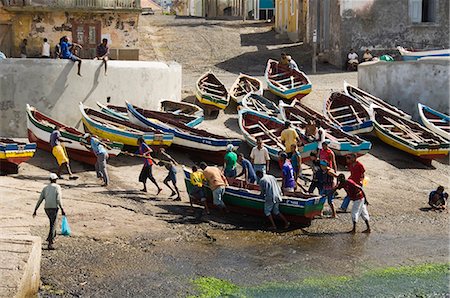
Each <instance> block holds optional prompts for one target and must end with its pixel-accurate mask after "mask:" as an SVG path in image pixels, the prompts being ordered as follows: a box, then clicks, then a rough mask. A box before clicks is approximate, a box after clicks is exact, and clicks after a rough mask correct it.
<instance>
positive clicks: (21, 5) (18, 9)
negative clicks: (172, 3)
mask: <svg viewBox="0 0 450 298" xmlns="http://www.w3.org/2000/svg"><path fill="white" fill-rule="evenodd" d="M140 12H141V7H140V1H139V0H98V1H91V0H76V1H75V0H74V1H71V0H1V1H0V50H2V51H3V52H4V53H5V54H6V55H7V56H8V57H19V56H20V55H19V45H20V43H21V42H22V40H23V39H27V41H28V45H27V52H28V53H27V54H28V57H40V55H41V48H42V43H43V39H44V38H47V39H48V42H49V43H50V45H51V48H52V51H53V48H54V46H55V45H56V44H57V43H58V42H59V40H60V38H61V37H62V36H64V35H67V36H69V37H71V39H72V41H73V42H76V43H79V44H81V45H82V46H83V49H82V50H80V51H79V52H78V53H77V54H78V55H79V56H80V57H82V58H93V57H95V48H96V46H97V45H98V44H99V43H100V42H101V40H102V39H103V38H106V39H108V41H109V42H108V43H109V46H110V49H111V58H113V59H121V60H138V59H139V49H138V30H137V29H138V23H139V15H140Z"/></svg>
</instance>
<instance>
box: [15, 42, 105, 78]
mask: <svg viewBox="0 0 450 298" xmlns="http://www.w3.org/2000/svg"><path fill="white" fill-rule="evenodd" d="M27 45H28V40H27V39H23V40H22V42H21V43H20V45H19V51H20V57H21V58H27V57H28V52H27ZM82 48H83V46H82V45H80V44H78V43H74V42H73V43H71V42H70V38H69V37H68V36H63V37H61V39H60V40H59V43H58V44H56V46H55V53H54V57H55V58H57V59H59V58H60V59H69V60H71V61H73V62H76V63H78V72H77V74H78V75H79V76H81V58H80V57H79V56H78V50H79V49H82ZM41 58H51V51H50V43H49V42H48V40H47V38H44V39H43V43H42V51H41ZM94 60H102V61H103V62H104V65H105V75H106V74H107V70H108V66H107V61H108V60H109V47H108V39H106V38H104V39H102V42H101V43H100V44H99V45H98V46H97V48H96V55H95V58H94Z"/></svg>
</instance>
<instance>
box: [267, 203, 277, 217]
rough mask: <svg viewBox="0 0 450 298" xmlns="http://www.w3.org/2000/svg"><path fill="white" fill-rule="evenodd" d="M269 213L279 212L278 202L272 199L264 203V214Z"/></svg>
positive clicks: (275, 213)
mask: <svg viewBox="0 0 450 298" xmlns="http://www.w3.org/2000/svg"><path fill="white" fill-rule="evenodd" d="M270 214H273V215H278V214H280V203H274V202H272V201H270V202H265V203H264V215H266V216H269V215H270Z"/></svg>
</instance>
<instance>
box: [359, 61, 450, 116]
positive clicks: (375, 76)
mask: <svg viewBox="0 0 450 298" xmlns="http://www.w3.org/2000/svg"><path fill="white" fill-rule="evenodd" d="M449 70H450V59H448V58H447V59H445V58H426V59H422V60H418V61H395V62H385V61H378V62H369V63H363V64H360V65H359V66H358V87H359V88H361V89H363V90H365V91H367V92H369V93H371V94H373V95H375V96H378V97H380V98H382V99H384V100H386V101H387V102H389V103H390V104H393V105H394V106H397V107H399V108H400V109H402V110H404V111H405V112H407V113H408V114H411V115H412V116H413V118H414V119H415V120H419V115H418V111H417V103H418V102H420V103H423V104H425V105H427V106H429V107H431V108H433V109H435V110H438V111H440V112H444V113H447V114H448V112H449V99H450V93H449V89H450V86H449V85H450V81H449V78H450V77H449Z"/></svg>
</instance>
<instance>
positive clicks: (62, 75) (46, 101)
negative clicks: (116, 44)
mask: <svg viewBox="0 0 450 298" xmlns="http://www.w3.org/2000/svg"><path fill="white" fill-rule="evenodd" d="M81 74H82V77H79V76H78V75H77V65H76V64H74V63H73V62H71V61H68V60H59V59H5V60H1V61H0V136H8V137H26V135H27V129H26V127H27V124H26V112H25V106H26V104H27V103H28V104H30V105H32V106H35V107H36V108H37V109H38V110H39V111H41V112H43V113H45V114H48V115H50V116H52V117H54V118H55V119H57V120H58V121H60V122H63V123H65V124H68V125H72V126H78V127H79V126H80V119H81V115H80V111H79V109H78V104H79V102H83V104H85V105H87V106H90V107H97V105H96V101H99V102H101V103H106V98H107V97H111V101H110V103H111V104H115V105H124V101H125V100H128V101H130V102H131V103H134V104H136V105H138V106H142V107H146V108H149V109H156V108H158V105H159V102H160V101H161V99H172V100H181V86H182V84H181V65H180V64H178V63H175V62H170V63H163V62H150V61H109V62H108V74H107V76H106V75H105V74H104V68H103V64H102V62H101V61H94V60H83V63H82V66H81Z"/></svg>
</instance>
